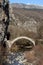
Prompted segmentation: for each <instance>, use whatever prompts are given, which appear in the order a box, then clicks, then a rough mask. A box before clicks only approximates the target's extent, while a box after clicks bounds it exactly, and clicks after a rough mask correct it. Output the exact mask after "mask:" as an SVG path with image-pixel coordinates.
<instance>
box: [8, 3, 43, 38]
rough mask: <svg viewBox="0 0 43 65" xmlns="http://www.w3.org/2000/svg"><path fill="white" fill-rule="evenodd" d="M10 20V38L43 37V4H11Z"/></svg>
mask: <svg viewBox="0 0 43 65" xmlns="http://www.w3.org/2000/svg"><path fill="white" fill-rule="evenodd" d="M38 7H39V8H38ZM10 21H11V22H10V25H9V30H10V32H11V39H12V38H15V37H17V36H28V37H32V38H43V29H42V27H43V6H35V5H24V4H17V3H16V4H12V5H10Z"/></svg>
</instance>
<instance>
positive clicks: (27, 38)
mask: <svg viewBox="0 0 43 65" xmlns="http://www.w3.org/2000/svg"><path fill="white" fill-rule="evenodd" d="M20 39H26V40H29V41H30V42H32V43H33V45H34V46H35V41H34V40H33V39H32V38H29V37H26V36H20V37H17V38H15V39H14V40H12V41H9V42H8V45H9V47H11V46H12V45H13V44H14V43H15V42H16V41H18V40H20Z"/></svg>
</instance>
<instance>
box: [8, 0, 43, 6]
mask: <svg viewBox="0 0 43 65" xmlns="http://www.w3.org/2000/svg"><path fill="white" fill-rule="evenodd" d="M9 1H10V3H23V4H37V5H43V0H9Z"/></svg>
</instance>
